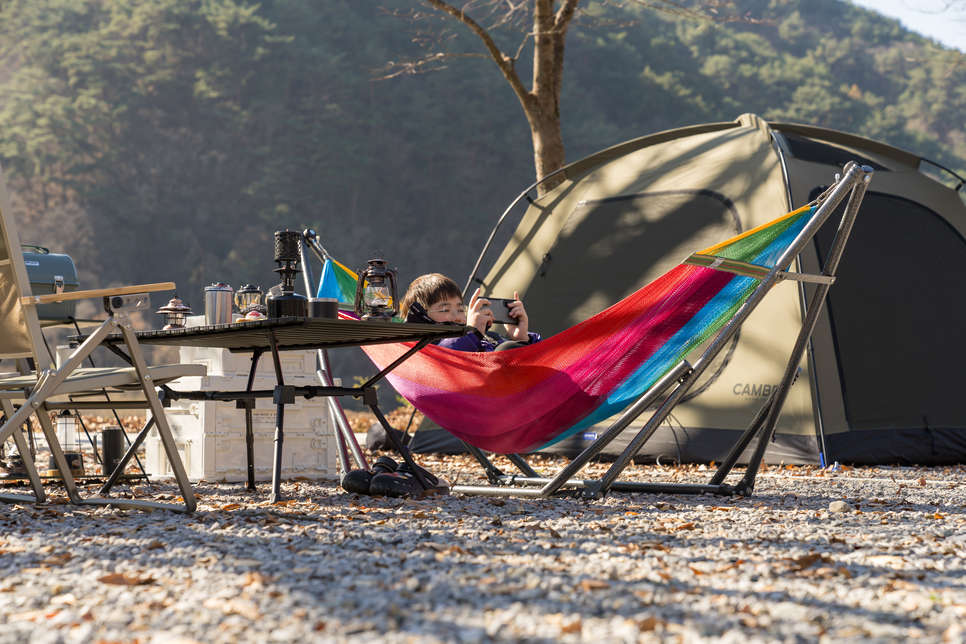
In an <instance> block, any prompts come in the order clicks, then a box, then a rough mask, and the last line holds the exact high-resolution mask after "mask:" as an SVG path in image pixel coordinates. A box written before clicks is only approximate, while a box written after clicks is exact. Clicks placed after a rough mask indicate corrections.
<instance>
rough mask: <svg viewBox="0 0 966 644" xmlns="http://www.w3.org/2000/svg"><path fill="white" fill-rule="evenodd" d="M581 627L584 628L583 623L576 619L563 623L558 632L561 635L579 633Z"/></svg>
mask: <svg viewBox="0 0 966 644" xmlns="http://www.w3.org/2000/svg"><path fill="white" fill-rule="evenodd" d="M583 627H584V623H583V622H582V621H581V619H580V618H579V617H578V618H577V619H575V620H573V621H570V622H564V623H563V625H562V626H561V627H560V632H561V633H579V632H580V631H581V629H582V628H583Z"/></svg>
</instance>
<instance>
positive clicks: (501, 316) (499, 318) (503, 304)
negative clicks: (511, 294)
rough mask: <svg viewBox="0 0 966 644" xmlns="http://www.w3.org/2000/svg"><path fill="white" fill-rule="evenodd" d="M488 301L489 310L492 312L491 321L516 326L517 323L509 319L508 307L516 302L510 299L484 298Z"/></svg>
mask: <svg viewBox="0 0 966 644" xmlns="http://www.w3.org/2000/svg"><path fill="white" fill-rule="evenodd" d="M486 299H487V300H489V301H490V310H491V311H493V321H494V322H496V323H497V324H516V323H517V321H516V320H515V319H514V318H511V317H510V315H509V313H510V307H511V306H513V303H514V302H515V301H516V300H514V299H512V298H507V297H488V298H486Z"/></svg>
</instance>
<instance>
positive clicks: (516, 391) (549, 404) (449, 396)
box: [364, 207, 815, 453]
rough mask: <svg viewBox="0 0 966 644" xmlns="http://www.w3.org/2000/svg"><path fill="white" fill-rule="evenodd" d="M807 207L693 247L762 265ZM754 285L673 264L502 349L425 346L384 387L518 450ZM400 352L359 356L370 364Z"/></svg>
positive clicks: (591, 419)
mask: <svg viewBox="0 0 966 644" xmlns="http://www.w3.org/2000/svg"><path fill="white" fill-rule="evenodd" d="M814 211H815V209H814V207H804V208H800V209H798V210H796V211H794V212H792V213H789V214H788V215H785V216H783V217H780V218H779V219H777V220H775V221H773V222H770V223H768V224H766V225H762V226H759V227H757V228H755V229H753V230H751V231H748V232H746V233H743V234H741V235H738V236H736V237H734V238H732V239H730V240H727V241H725V242H723V243H720V244H716V245H714V246H712V247H710V248H707V249H705V250H703V251H701V254H702V255H714V256H717V257H721V258H723V259H725V258H726V259H733V260H739V261H745V262H751V263H753V264H756V265H760V266H769V267H770V266H771V265H773V264H774V262H775V261H776V260H777V259H778V258H779V257H780V255H781V254H782V253H783V252H784V250H785V249H786V248H787V247H788V246H789V244H790V243H791V242H792V240H794V239H795V237H796V236H797V234H798V233H799V232H800V231H801V229H802V228H803V227H804V225H805V224H806V223H807V221H808V220H809V218H810V217H811V215H812V214H813V213H814ZM757 284H758V280H756V279H754V278H751V277H744V276H738V275H733V274H731V273H726V272H723V271H717V270H714V269H712V268H705V267H699V266H692V265H687V264H681V265H679V266H677V267H675V268H674V269H672V270H670V271H668V272H667V273H666V274H665V275H663V276H662V277H660V278H659V279H657V280H655V281H653V282H651V283H650V284H648V285H646V286H644V287H642V288H640V289H639V290H638V291H637V292H635V293H634V294H632V295H631V296H629V297H627V298H624V299H623V300H621V301H620V302H618V303H616V304H614V305H613V306H611V307H608V308H607V309H605V310H604V311H601V312H600V313H598V314H596V315H594V316H592V317H591V318H589V319H588V320H585V321H583V322H581V323H578V324H576V325H574V326H573V327H571V328H569V329H566V330H564V331H562V332H560V333H558V334H556V335H554V336H552V337H550V338H547V339H546V340H544V341H542V342H539V343H536V344H533V345H530V346H525V347H520V348H517V349H514V350H513V351H504V352H490V353H467V352H460V351H453V350H450V349H445V348H441V347H435V346H430V347H426V348H425V349H424V350H423V351H422V352H420V353H419V354H417V355H416V356H413V357H412V358H410V359H409V360H407V361H406V362H405V363H403V364H402V365H400V366H399V367H397V368H396V369H395V370H394V371H393V373H392V374H390V375H389V376H388V377H389V380H390V382H391V383H392V385H393V386H394V388H395V389H396V390H397V391H398V392H399V393H401V394H402V395H403V396H404V397H406V398H407V399H408V400H409V401H410V402H412V403H413V405H414V406H415V407H416V408H417V409H419V410H420V411H422V412H423V413H424V414H426V416H427V417H429V418H431V419H432V420H433V421H435V422H437V423H439V425H440V426H441V427H443V428H445V429H447V430H448V431H450V432H451V433H453V434H454V435H456V436H457V437H459V438H461V439H462V440H465V441H466V442H468V443H470V444H472V445H475V446H477V447H480V448H483V449H486V450H489V451H493V452H499V453H515V452H526V451H530V450H532V449H535V448H537V447H540V446H541V445H544V444H549V443H554V442H557V441H559V440H562V439H564V438H567V437H568V436H571V435H573V434H575V433H577V432H579V431H581V430H582V429H584V428H586V427H589V426H591V425H593V424H594V423H596V422H598V421H600V420H602V419H605V418H607V417H609V416H611V415H612V414H614V413H617V412H619V411H620V410H622V409H623V408H624V407H626V406H627V405H628V404H630V403H631V402H633V401H634V400H635V399H637V398H638V397H639V396H640V395H641V394H642V393H644V392H645V391H647V389H649V388H650V387H651V386H652V385H653V384H654V383H655V382H656V381H657V380H658V379H659V378H660V377H661V376H663V375H664V374H665V373H666V372H667V371H668V370H669V369H671V368H672V367H673V366H674V365H675V364H677V363H678V362H680V360H681V359H682V358H683V357H684V356H685V355H686V354H687V353H688V352H690V351H691V350H692V349H694V348H695V347H697V346H698V345H700V344H701V343H702V342H703V341H704V340H706V339H707V338H709V337H710V336H711V335H712V334H713V333H714V332H716V331H717V330H718V329H720V328H721V327H722V326H723V325H724V324H725V323H726V322H727V321H728V320H730V319H731V318H732V317H733V315H734V313H735V311H736V310H737V309H738V307H739V306H740V305H741V304H742V303H743V302H744V301H745V300H746V299H747V297H748V296H749V295H750V294H751V292H752V291H753V290H754V288H755V286H756V285H757ZM405 349H406V347H405V346H399V345H396V346H391V345H390V346H386V345H382V346H372V347H366V348H364V350H365V351H366V353H367V354H368V355H369V357H370V358H371V359H372V360H373V362H375V363H376V365H377V366H378V367H380V368H384V367H385V366H386V365H388V364H389V363H391V362H392V361H393V360H395V359H396V358H397V357H398V356H399V355H400V354H401V353H402V352H403V351H404V350H405Z"/></svg>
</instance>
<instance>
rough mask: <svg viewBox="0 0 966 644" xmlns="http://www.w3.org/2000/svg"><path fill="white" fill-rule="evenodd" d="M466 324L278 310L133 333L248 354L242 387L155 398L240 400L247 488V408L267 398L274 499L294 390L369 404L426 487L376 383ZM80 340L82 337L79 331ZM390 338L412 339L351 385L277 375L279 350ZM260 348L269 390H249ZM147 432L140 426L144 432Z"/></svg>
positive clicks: (251, 483)
mask: <svg viewBox="0 0 966 644" xmlns="http://www.w3.org/2000/svg"><path fill="white" fill-rule="evenodd" d="M465 332H466V329H465V327H462V326H452V325H435V324H415V323H398V322H388V321H381V320H379V321H377V320H338V319H329V318H303V317H284V318H273V319H268V320H256V321H247V322H234V323H231V324H216V325H212V326H200V327H189V328H185V329H169V330H164V331H141V332H138V334H137V338H138V341H139V342H140V343H142V344H152V345H173V346H191V347H211V348H221V349H228V350H229V351H232V352H236V353H242V352H243V353H251V354H252V365H251V370H250V371H249V374H248V386H247V387H246V389H245V391H177V390H173V389H171V388H170V387H169V386H167V385H162V386H161V392H160V394H159V397H160V398H161V400H162V402H163V401H165V400H178V399H187V400H222V401H230V400H234V401H236V404H238V406H239V407H243V408H244V409H245V412H246V413H245V425H246V427H245V442H246V447H247V459H248V487H249V489H255V466H254V433H253V430H252V413H251V410H252V407H254V402H255V399H257V398H272V400H273V402H274V403H275V461H274V464H273V468H272V501H273V502H276V501H279V500H281V494H280V491H279V487H280V485H281V478H280V475H281V469H282V443H283V440H284V433H285V432H284V419H285V405H287V404H291V403H294V402H295V397H296V396H303V397H305V398H311V397H313V396H353V397H356V398H362V401H363V402H364V403H365V404H366V405H367V406H368V407H369V408H370V409H371V410H372V412H373V413H374V414H375V416H376V418H377V419H378V420H379V422H380V423H381V424H382V426H383V427H384V428H385V430H386V435H387V436H389V438H390V440H391V441H392V442H393V446H394V447H395V448H396V450H397V451H398V452H399V454H400V456H402V458H403V460H405V461H406V463H408V464H409V465H410V467H412V471H413V472H414V473H415V476H416V479H417V480H418V481H419V483H420V484H421V485H422V486H423V488H424V489H429V488H430V487H431V486H430V485H429V483H428V482H427V481H426V480H425V478H424V477H423V476H422V474H421V473H420V471H419V468H416V467H414V465H415V464H414V462H413V460H412V455H411V454H410V453H409V450H408V449H407V448H406V447H405V446H404V445H403V444H402V443H401V441H399V439H398V437H397V436H396V434H395V432H394V431H392V428H391V427H390V425H389V422H388V421H387V420H386V417H385V416H384V415H383V413H382V411H381V410H380V409H379V404H378V400H377V398H376V389H375V385H376V384H377V383H378V382H379V381H381V380H382V379H383V378H385V377H386V375H387V374H388V373H389V372H391V371H392V370H393V369H395V368H396V367H397V366H399V365H400V364H402V363H403V362H404V361H405V360H406V359H408V358H409V357H410V356H412V355H413V354H414V353H416V352H417V351H419V350H420V349H422V348H423V347H425V346H426V345H427V344H429V343H430V342H433V341H435V340H441V339H443V338H450V337H456V336H459V335H462V334H463V333H465ZM77 339H82V338H80V337H79V338H77ZM122 341H123V340H122V339H121V337H120V336H118V337H116V338H115V337H109V338H108V339H107V340H106V341H105V344H106V345H107V346H108V347H110V348H111V349H112V350H113V351H114V352H115V353H118V355H121V357H123V358H125V359H127V357H126V356H125V355H124V353H123V352H122V351H121V349H120V348H119V343H120V342H122ZM393 342H415V344H414V345H413V346H412V347H411V348H410V349H409V350H408V351H406V352H405V353H404V354H403V355H401V356H400V357H399V358H398V359H397V360H396V361H395V362H393V363H392V364H390V365H388V366H387V367H386V368H385V369H383V370H382V371H380V372H379V373H377V374H376V375H374V376H372V377H371V378H369V379H368V380H367V381H365V382H364V383H363V384H361V385H359V386H356V387H341V386H338V387H337V386H318V385H309V386H299V387H296V386H292V385H286V384H285V381H284V378H283V377H282V365H281V360H280V359H279V352H280V351H293V350H306V349H333V348H338V347H358V346H364V345H370V344H386V343H393ZM265 352H271V354H272V360H273V361H274V366H275V381H276V384H275V388H274V389H267V390H253V389H252V385H253V383H254V380H255V370H256V368H257V366H258V360H259V358H260V357H261V355H262V354H263V353H265ZM146 434H147V432H142V434H141V435H142V436H144V435H146ZM139 442H140V441H138V442H135V444H133V445H132V446H131V447H130V448H129V449H128V452H127V453H126V454H125V455H124V457H123V459H122V461H121V463H120V464H119V465H118V467H117V468H115V470H114V473H113V474H112V475H111V477H110V478H109V479H108V481H107V482H106V483H105V484H104V486H103V488H101V490H102V493H106V492H107V490H109V489H110V487H111V486H112V485H113V484H114V482H115V480H116V479H117V477H118V476H119V473H120V472H123V471H124V467H125V466H126V465H127V461H128V460H129V459H130V457H131V456H133V454H134V452H135V450H136V449H137V448H138V446H139Z"/></svg>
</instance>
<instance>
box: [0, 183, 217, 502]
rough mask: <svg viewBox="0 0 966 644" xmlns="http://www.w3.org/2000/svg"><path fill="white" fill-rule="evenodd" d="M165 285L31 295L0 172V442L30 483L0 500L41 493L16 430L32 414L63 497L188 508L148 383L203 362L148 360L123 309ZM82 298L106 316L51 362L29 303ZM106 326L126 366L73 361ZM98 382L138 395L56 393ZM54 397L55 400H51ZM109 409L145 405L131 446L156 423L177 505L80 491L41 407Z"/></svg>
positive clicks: (198, 369) (187, 493)
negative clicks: (1, 362)
mask: <svg viewBox="0 0 966 644" xmlns="http://www.w3.org/2000/svg"><path fill="white" fill-rule="evenodd" d="M173 289H174V284H173V283H171V282H165V283H161V284H147V285H139V286H125V287H119V288H111V289H100V290H90V291H73V292H69V293H66V292H65V293H53V294H50V295H37V296H35V295H33V294H32V293H31V290H30V282H29V280H28V277H27V270H26V266H25V265H24V261H23V255H22V253H21V252H20V238H19V235H18V233H17V228H16V225H15V223H14V220H13V216H12V212H11V209H10V207H9V201H8V200H7V193H6V185H5V183H4V180H3V176H2V173H0V358H12V359H15V360H16V363H17V368H18V371H19V374H18V375H10V374H7V375H5V376H0V404H2V408H3V411H4V414H5V420H4V422H3V424H2V425H0V444H3V443H5V442H6V441H7V439H9V438H12V439H13V441H14V443H15V444H16V446H17V449H18V450H19V452H20V455H21V457H22V459H23V461H24V465H25V467H26V470H27V478H28V480H29V482H30V486H31V488H32V489H33V496H32V497H31V496H27V495H18V494H6V493H5V494H0V500H2V501H7V502H13V503H23V502H34V501H35V502H38V503H42V502H44V501H45V500H46V495H45V493H44V488H43V485H42V483H41V480H40V477H39V475H38V473H37V468H36V465H35V464H34V462H33V461H32V459H31V457H30V451H29V446H28V445H27V441H26V439H25V438H24V436H23V434H22V431H21V427H22V426H23V425H24V423H26V422H28V421H29V419H30V417H31V416H36V418H37V421H38V423H39V425H40V428H41V430H42V431H43V433H44V436H45V437H46V439H47V444H48V446H49V448H50V452H51V456H52V457H53V459H54V462H55V464H56V467H57V471H58V472H59V474H60V477H61V479H62V480H63V484H64V487H65V488H66V490H67V496H68V498H69V500H70V502H71V503H75V504H89V505H114V506H119V507H132V508H141V509H167V510H175V511H180V512H189V513H190V512H193V511H194V509H195V507H196V501H195V496H194V492H193V491H192V489H191V485H190V483H189V482H188V477H187V474H186V473H185V469H184V466H183V465H182V463H181V458H180V456H179V454H178V450H177V447H176V445H175V441H174V438H173V437H172V435H171V430H170V428H169V426H168V422H167V420H166V418H165V415H164V409H163V408H162V406H161V402H160V400H159V399H158V395H157V393H156V391H155V387H156V386H158V385H160V384H163V383H165V382H168V381H170V380H173V379H175V378H180V377H182V376H203V375H204V374H205V367H204V366H202V365H181V364H177V365H160V366H148V365H147V363H146V361H145V358H144V355H143V353H142V351H141V347H140V345H139V344H138V341H137V338H136V336H135V333H134V330H133V328H132V327H131V322H130V319H129V314H130V313H131V312H133V311H135V310H141V309H144V308H147V306H149V305H150V301H149V299H148V297H147V296H146V295H145V294H146V293H149V292H154V291H163V290H173ZM86 298H102V299H103V302H104V308H105V310H106V312H107V319H106V320H105V321H104V322H103V323H102V324H101V325H100V326H99V327H97V329H96V330H95V331H94V332H93V333H92V334H91V335H90V336H88V338H87V339H86V340H85V341H84V342H83V343H82V344H80V346H78V347H77V348H76V349H75V350H74V351H73V352H72V353H71V354H70V355H69V356H68V357H67V358H66V359H65V360H64V362H63V364H62V365H60V366H56V365H55V364H54V362H53V358H52V356H51V355H50V353H49V352H48V351H47V350H46V347H45V345H44V338H43V335H42V331H41V328H40V323H39V320H38V317H37V308H36V307H37V305H38V304H46V303H50V302H62V301H67V300H79V299H86ZM112 333H120V334H121V336H123V338H124V342H125V344H126V345H127V349H128V355H129V356H130V357H131V362H132V366H129V367H101V368H83V367H81V364H82V362H83V361H84V360H85V359H86V358H87V357H88V356H89V355H90V354H91V352H92V351H93V350H94V349H95V348H97V347H98V346H99V345H100V344H101V342H102V341H103V340H104V339H105V338H106V337H107V336H109V335H111V334H112ZM28 359H30V360H32V361H33V365H30V364H29V363H28ZM104 389H108V390H112V391H124V390H140V391H141V392H142V393H143V394H144V398H143V400H137V401H127V400H125V401H104V402H96V401H75V400H69V401H66V402H64V401H61V400H59V399H60V398H63V397H64V396H67V395H76V394H84V393H91V394H101V393H102V391H103V390H104ZM55 397H56V398H58V400H55ZM15 401H20V406H19V409H17V408H16V407H15V405H14V402H15ZM109 408H121V409H131V408H142V409H149V410H150V412H151V415H150V418H149V419H148V421H147V423H146V424H145V426H144V427H143V428H142V430H141V432H140V434H139V435H138V438H137V439H136V440H135V441H134V444H133V446H132V448H131V449H135V448H136V446H137V445H139V444H140V442H141V441H142V440H143V438H144V437H145V436H146V435H147V433H148V432H149V431H150V430H151V428H152V427H156V428H157V430H158V434H159V435H160V437H161V442H162V444H163V446H164V450H165V453H166V455H167V457H168V461H169V462H170V463H171V468H172V471H173V473H174V477H175V480H176V481H177V484H178V487H179V488H180V490H181V496H182V498H183V505H175V504H167V503H157V502H151V501H140V500H131V499H112V498H103V497H97V498H87V499H83V498H81V496H80V494H79V493H78V490H77V484H76V482H75V480H74V477H73V476H72V474H71V470H70V467H69V465H68V464H67V461H66V459H65V457H64V452H63V449H62V447H61V445H60V443H59V441H58V439H57V434H56V431H55V430H54V427H53V425H52V423H51V421H50V416H49V412H50V411H54V410H61V409H75V410H76V409H109Z"/></svg>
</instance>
